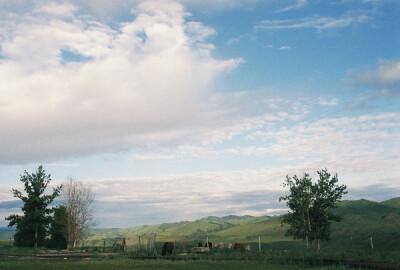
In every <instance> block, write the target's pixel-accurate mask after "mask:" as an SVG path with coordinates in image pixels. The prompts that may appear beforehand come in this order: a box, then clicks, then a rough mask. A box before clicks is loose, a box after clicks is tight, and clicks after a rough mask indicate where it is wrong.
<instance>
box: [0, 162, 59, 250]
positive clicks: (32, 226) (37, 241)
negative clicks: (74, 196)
mask: <svg viewBox="0 0 400 270" xmlns="http://www.w3.org/2000/svg"><path fill="white" fill-rule="evenodd" d="M20 181H21V182H22V183H24V190H25V192H26V195H23V194H22V192H20V191H19V190H16V189H13V190H12V193H13V195H14V197H17V198H19V199H21V200H22V202H23V203H24V205H23V207H22V212H23V215H22V216H19V215H15V214H14V215H10V216H8V217H6V220H8V221H9V224H8V226H9V227H11V226H16V227H17V231H16V233H15V234H14V242H15V245H16V246H18V247H40V246H43V245H44V244H45V238H46V235H47V229H48V226H49V224H50V222H51V219H52V218H51V215H50V214H51V213H52V211H53V210H52V208H48V206H49V204H50V203H52V202H53V200H54V199H55V198H56V197H57V196H58V195H59V193H60V191H61V188H62V187H61V186H59V187H56V188H54V189H53V192H52V193H51V194H50V195H44V192H45V190H46V188H47V186H48V184H49V183H50V181H51V178H50V175H47V174H46V172H45V171H44V169H43V167H42V166H39V167H38V169H37V171H36V173H32V174H29V173H28V172H26V171H25V172H24V174H23V175H22V176H21V179H20Z"/></svg>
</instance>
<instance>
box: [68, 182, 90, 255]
mask: <svg viewBox="0 0 400 270" xmlns="http://www.w3.org/2000/svg"><path fill="white" fill-rule="evenodd" d="M62 195H63V199H64V204H65V207H66V209H67V219H68V221H67V240H68V248H74V247H76V245H77V244H78V243H79V242H80V241H82V240H83V239H84V238H85V237H86V236H87V233H88V230H89V229H90V228H91V227H93V226H95V222H94V219H93V211H94V209H93V193H92V191H91V189H90V186H89V185H86V184H84V183H82V182H81V181H78V180H73V179H72V178H69V179H68V181H67V182H66V183H64V184H63V191H62Z"/></svg>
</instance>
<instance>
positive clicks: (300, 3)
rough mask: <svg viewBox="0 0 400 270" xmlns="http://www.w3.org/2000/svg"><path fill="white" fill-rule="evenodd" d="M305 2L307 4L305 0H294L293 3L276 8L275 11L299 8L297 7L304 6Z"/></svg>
mask: <svg viewBox="0 0 400 270" xmlns="http://www.w3.org/2000/svg"><path fill="white" fill-rule="evenodd" d="M307 4H308V1H307V0H296V3H295V4H293V5H290V6H287V7H285V8H282V9H280V10H278V11H277V12H278V13H281V12H286V11H289V10H293V9H299V8H302V7H304V6H306V5H307Z"/></svg>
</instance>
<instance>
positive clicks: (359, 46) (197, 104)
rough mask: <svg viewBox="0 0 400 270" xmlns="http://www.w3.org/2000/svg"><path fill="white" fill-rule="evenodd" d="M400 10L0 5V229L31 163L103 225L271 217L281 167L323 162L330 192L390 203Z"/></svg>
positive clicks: (398, 186) (291, 0) (389, 0)
mask: <svg viewBox="0 0 400 270" xmlns="http://www.w3.org/2000/svg"><path fill="white" fill-rule="evenodd" d="M82 2H83V3H82ZM398 14H400V1H396V0H334V1H333V0H326V1H320V0H212V1H211V0H201V1H200V0H176V1H163V0H161V1H138V0H114V1H111V0H96V1H94V0H88V1H78V0H69V1H67V0H66V1H33V0H16V1H6V0H0V226H6V225H7V224H8V223H7V221H5V220H4V217H6V216H8V215H10V214H12V213H20V211H21V209H20V207H21V204H20V202H18V201H17V199H16V198H14V197H13V196H12V193H11V191H10V190H11V189H12V188H16V189H19V190H21V191H22V190H23V185H22V183H21V182H20V176H21V175H22V174H23V173H24V171H25V170H26V171H27V172H29V173H31V172H34V171H35V170H36V169H37V167H38V166H39V165H40V164H42V165H43V167H44V169H45V170H46V172H47V173H49V174H51V177H52V182H51V187H54V186H56V185H60V184H62V183H63V182H64V181H66V180H67V179H68V178H69V177H72V178H73V179H77V180H80V181H82V182H84V183H85V184H87V185H89V186H90V187H91V189H92V192H93V194H94V196H95V209H96V211H95V212H94V213H95V214H94V215H95V219H96V221H97V224H98V227H101V228H106V227H107V228H110V227H114V228H121V227H133V226H137V225H144V224H148V225H152V224H159V223H164V222H174V221H182V220H195V219H198V218H202V217H205V216H209V215H215V216H225V215H231V214H232V215H254V216H259V215H276V214H282V213H285V212H287V207H286V205H285V204H284V203H279V202H278V198H279V197H280V196H284V195H285V194H287V193H288V190H287V189H286V188H285V187H284V186H283V182H284V180H285V177H286V175H289V176H293V175H298V176H302V175H303V174H304V173H309V174H310V175H311V177H313V178H314V179H315V178H317V176H318V174H317V171H320V170H322V169H324V168H327V169H328V171H329V172H331V173H332V174H334V173H337V174H338V178H339V184H345V185H347V187H348V194H347V195H346V196H345V197H344V199H361V198H364V199H368V200H373V201H383V200H386V199H390V198H393V197H398V196H400V166H399V164H400V155H399V153H400V139H399V138H400V27H399V26H400V17H399V16H398ZM51 187H50V189H51ZM50 189H49V190H50Z"/></svg>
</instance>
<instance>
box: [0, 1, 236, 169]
mask: <svg viewBox="0 0 400 270" xmlns="http://www.w3.org/2000/svg"><path fill="white" fill-rule="evenodd" d="M132 12H133V17H134V19H133V20H131V21H127V22H124V23H120V24H118V25H117V26H116V27H111V26H109V25H107V24H104V23H102V22H100V21H97V20H95V19H93V17H91V16H88V15H84V14H82V12H80V11H79V9H78V7H76V6H74V5H72V4H50V5H46V6H44V5H36V6H34V7H33V8H32V9H30V10H28V11H26V12H25V13H24V14H19V15H18V14H16V13H8V14H7V16H3V17H2V18H3V19H2V20H1V21H0V48H1V51H0V129H1V130H2V132H1V133H0V148H1V149H2V151H1V153H0V162H2V163H14V162H25V161H38V160H52V159H55V158H59V157H66V156H79V155H88V154H97V153H103V152H108V151H119V150H126V149H132V148H146V147H152V146H154V145H163V144H168V145H170V144H180V143H184V142H190V141H193V140H195V141H199V140H200V141H201V140H202V139H203V138H205V136H206V135H209V134H210V133H209V131H210V130H213V129H214V128H216V127H221V125H224V123H229V121H228V122H225V121H222V119H223V118H224V117H223V115H225V113H226V112H225V111H224V110H221V109H220V104H218V102H215V99H211V98H210V97H211V96H212V94H213V93H212V91H211V89H212V83H213V81H214V80H215V79H216V78H218V76H220V75H221V74H223V73H225V72H227V71H229V70H231V69H233V68H235V67H236V65H237V64H238V63H239V62H240V61H241V60H240V59H228V60H219V59H215V58H214V57H213V56H212V49H213V46H212V44H209V43H207V42H206V38H207V37H208V36H210V35H213V34H215V30H214V29H212V28H209V27H207V26H204V25H203V24H201V23H198V22H192V21H189V15H190V14H188V13H187V12H186V11H185V9H184V7H183V6H182V5H180V4H178V3H173V2H166V1H158V2H154V1H152V2H143V3H141V4H139V5H138V6H137V7H136V8H134V9H133V10H132ZM78 14H79V15H78Z"/></svg>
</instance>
